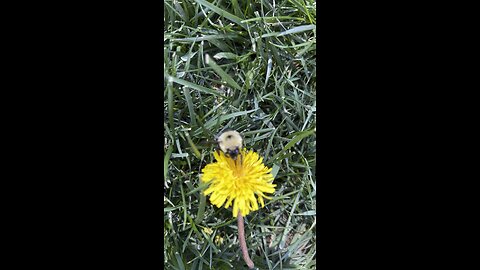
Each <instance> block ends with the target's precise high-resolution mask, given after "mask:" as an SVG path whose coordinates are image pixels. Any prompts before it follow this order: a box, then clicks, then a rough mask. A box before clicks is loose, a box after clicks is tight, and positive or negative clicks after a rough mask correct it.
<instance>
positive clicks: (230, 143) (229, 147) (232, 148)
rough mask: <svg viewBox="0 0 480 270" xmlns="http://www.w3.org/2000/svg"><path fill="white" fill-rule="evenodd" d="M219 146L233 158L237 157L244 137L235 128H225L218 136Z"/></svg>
mask: <svg viewBox="0 0 480 270" xmlns="http://www.w3.org/2000/svg"><path fill="white" fill-rule="evenodd" d="M216 141H217V144H218V147H219V148H220V150H222V152H224V153H225V154H226V155H227V156H229V157H230V158H232V159H233V160H236V159H237V156H238V155H239V154H240V150H242V147H243V138H242V135H240V133H238V132H237V131H235V130H225V131H224V132H222V133H221V134H220V135H219V136H218V137H217V138H216Z"/></svg>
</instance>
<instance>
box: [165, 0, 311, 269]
mask: <svg viewBox="0 0 480 270" xmlns="http://www.w3.org/2000/svg"><path fill="white" fill-rule="evenodd" d="M164 15H165V17H164V31H165V32H164V47H163V52H164V72H165V73H164V78H165V80H164V81H165V83H164V97H165V99H164V100H165V104H164V116H165V118H164V119H165V122H164V130H165V139H164V140H165V146H164V147H165V157H164V169H165V170H164V174H165V175H164V248H165V249H164V261H165V268H166V269H247V266H246V264H245V262H244V261H243V259H242V254H241V251H240V248H239V241H238V231H237V220H236V218H234V217H233V216H232V207H229V208H228V209H225V208H223V207H222V208H217V207H216V206H214V205H212V204H211V203H210V201H209V197H205V196H204V195H203V194H202V191H203V190H205V189H206V185H205V184H202V183H201V182H200V179H199V176H200V174H201V170H202V169H203V168H204V167H205V165H206V164H208V163H211V162H214V161H215V160H214V157H213V152H214V150H215V147H216V144H215V141H214V137H215V135H217V134H218V133H219V132H220V131H221V130H222V129H223V128H225V127H228V128H232V129H235V130H237V131H239V132H241V133H242V134H243V135H244V138H245V143H244V145H245V148H246V149H252V150H254V151H256V152H258V153H259V154H260V156H262V157H263V158H264V163H265V165H266V166H268V167H269V168H272V174H273V176H274V177H275V179H274V181H273V183H274V184H276V185H277V186H276V188H275V189H276V190H275V193H274V194H273V195H272V196H271V197H272V199H271V200H265V207H264V208H260V209H259V210H257V211H255V212H252V213H250V214H248V215H247V216H246V217H245V234H246V242H247V246H248V251H249V254H250V257H251V258H252V260H253V261H254V263H255V267H256V268H258V269H315V268H316V260H315V255H316V231H315V229H316V206H315V202H316V173H315V161H316V3H315V1H308V0H286V1H282V0H280V1H273V0H264V1H259V0H256V1H249V0H247V1H238V0H233V1H222V0H215V1H211V0H208V1H207V0H183V1H171V0H165V1H164Z"/></svg>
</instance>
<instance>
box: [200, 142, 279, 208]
mask: <svg viewBox="0 0 480 270" xmlns="http://www.w3.org/2000/svg"><path fill="white" fill-rule="evenodd" d="M213 155H214V157H215V159H216V160H217V162H214V163H210V164H207V166H205V168H203V170H202V172H203V176H202V181H203V182H205V183H210V186H209V187H208V188H207V189H206V190H205V191H204V194H205V195H209V194H210V202H211V203H212V204H214V205H216V206H217V207H222V205H223V204H225V208H228V207H229V206H230V205H231V204H232V202H233V216H234V217H237V214H238V211H240V212H241V215H242V216H246V215H248V214H249V213H250V212H252V211H256V210H258V203H257V200H258V201H259V202H260V205H261V207H264V206H265V204H264V201H263V198H266V199H271V198H270V197H267V196H265V194H264V193H273V192H275V186H276V185H275V184H272V181H273V175H272V174H271V173H270V172H271V171H272V169H271V168H268V167H266V166H265V165H264V164H263V158H262V157H260V156H259V155H258V154H257V153H255V152H253V151H246V150H245V149H242V150H241V156H239V157H238V158H237V159H236V160H233V159H231V158H229V157H227V156H226V155H225V154H224V153H223V152H222V151H219V152H214V154H213ZM255 195H256V196H257V198H255Z"/></svg>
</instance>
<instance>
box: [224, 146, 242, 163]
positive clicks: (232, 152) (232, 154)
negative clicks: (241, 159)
mask: <svg viewBox="0 0 480 270" xmlns="http://www.w3.org/2000/svg"><path fill="white" fill-rule="evenodd" d="M239 153H240V151H239V150H238V147H237V148H235V149H233V150H232V149H228V150H227V153H226V154H227V155H228V156H229V157H230V158H231V159H233V160H236V159H237V156H238V154H239Z"/></svg>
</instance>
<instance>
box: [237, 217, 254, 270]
mask: <svg viewBox="0 0 480 270" xmlns="http://www.w3.org/2000/svg"><path fill="white" fill-rule="evenodd" d="M237 221H238V240H239V241H240V248H241V250H242V255H243V260H244V261H245V262H246V263H247V266H248V268H250V269H252V268H253V266H254V264H253V262H252V260H251V259H250V256H248V250H247V242H245V229H244V226H243V216H242V214H241V213H240V211H238V216H237Z"/></svg>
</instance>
